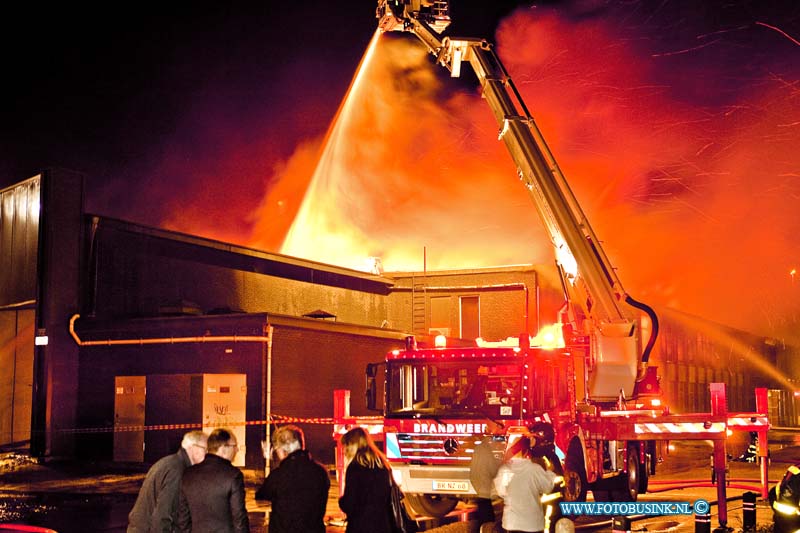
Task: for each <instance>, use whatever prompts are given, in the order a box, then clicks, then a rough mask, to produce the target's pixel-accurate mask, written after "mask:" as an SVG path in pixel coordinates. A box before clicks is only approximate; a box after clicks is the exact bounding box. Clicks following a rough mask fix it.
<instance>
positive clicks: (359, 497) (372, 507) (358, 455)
mask: <svg viewBox="0 0 800 533" xmlns="http://www.w3.org/2000/svg"><path fill="white" fill-rule="evenodd" d="M342 446H344V453H345V457H346V459H347V461H348V465H347V469H346V471H345V476H344V480H345V481H344V495H343V496H342V497H341V498H339V507H340V508H341V510H342V511H344V512H345V514H346V515H347V533H392V526H391V523H390V516H391V515H390V511H389V508H390V502H389V497H390V487H391V481H390V478H389V476H391V475H392V473H391V470H390V466H389V461H388V460H387V459H386V456H385V455H383V453H381V451H380V450H378V447H377V446H375V443H374V442H373V441H372V439H371V438H370V436H369V433H367V432H366V431H364V429H363V428H360V427H357V428H353V429H351V430H350V431H348V432H347V433H345V434H344V435H342Z"/></svg>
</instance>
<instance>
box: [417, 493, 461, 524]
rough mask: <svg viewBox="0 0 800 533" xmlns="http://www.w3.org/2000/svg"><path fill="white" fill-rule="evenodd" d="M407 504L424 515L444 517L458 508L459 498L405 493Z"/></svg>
mask: <svg viewBox="0 0 800 533" xmlns="http://www.w3.org/2000/svg"><path fill="white" fill-rule="evenodd" d="M405 502H406V504H407V505H408V506H409V507H411V510H412V511H413V512H414V513H416V514H418V515H422V516H430V517H431V518H442V517H443V516H447V514H448V513H449V512H450V511H452V510H453V509H455V508H456V505H458V499H457V498H453V497H452V496H440V495H438V494H411V493H407V494H406V495H405Z"/></svg>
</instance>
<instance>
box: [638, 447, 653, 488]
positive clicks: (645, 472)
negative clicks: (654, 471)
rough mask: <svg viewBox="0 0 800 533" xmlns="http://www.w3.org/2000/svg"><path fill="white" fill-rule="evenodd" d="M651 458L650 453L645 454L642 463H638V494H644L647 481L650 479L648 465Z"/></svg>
mask: <svg viewBox="0 0 800 533" xmlns="http://www.w3.org/2000/svg"><path fill="white" fill-rule="evenodd" d="M652 460H653V459H652V457H651V456H650V454H647V455H646V456H645V458H644V464H643V465H639V466H640V468H639V494H645V493H646V492H647V486H648V482H649V481H650V468H649V465H650V461H652Z"/></svg>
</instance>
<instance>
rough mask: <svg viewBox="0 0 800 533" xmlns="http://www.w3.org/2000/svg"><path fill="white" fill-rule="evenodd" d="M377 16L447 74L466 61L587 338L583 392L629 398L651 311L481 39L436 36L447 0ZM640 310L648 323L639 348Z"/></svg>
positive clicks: (409, 0)
mask: <svg viewBox="0 0 800 533" xmlns="http://www.w3.org/2000/svg"><path fill="white" fill-rule="evenodd" d="M377 16H378V19H379V22H378V26H379V28H380V29H381V30H382V31H384V32H385V31H393V30H394V31H397V30H399V31H408V32H411V33H413V34H414V35H416V36H417V37H418V38H419V39H420V40H421V41H422V42H423V43H424V44H425V46H427V48H428V50H429V51H430V52H431V53H432V54H433V55H434V56H435V57H436V62H437V63H439V64H440V65H442V66H444V67H445V68H447V69H449V70H450V73H451V76H453V77H458V76H459V75H460V73H461V66H462V63H465V62H466V63H469V64H470V66H471V67H472V69H473V71H474V72H475V74H476V76H477V78H478V80H479V82H480V85H481V88H482V91H483V96H484V97H485V98H486V101H487V103H488V104H489V107H490V108H491V110H492V113H493V114H494V117H495V120H497V123H498V126H499V139H501V140H502V141H503V142H504V143H505V145H506V148H507V149H508V151H509V152H510V154H511V157H512V158H513V160H514V163H515V164H516V166H517V173H518V175H519V178H520V180H522V182H523V184H524V185H525V188H526V189H527V191H528V193H529V194H530V195H531V197H532V199H533V201H534V204H535V205H536V208H537V211H538V213H539V216H540V218H541V219H542V222H543V223H544V225H545V227H546V229H547V231H548V232H549V235H550V238H551V240H552V243H553V246H554V248H555V255H556V263H557V265H558V270H559V272H560V274H561V278H562V284H563V286H564V289H565V292H566V297H567V302H568V322H570V323H571V324H570V325H571V327H572V329H573V330H574V333H575V334H578V335H588V336H589V337H590V339H591V340H590V343H591V350H590V351H591V357H590V362H589V396H590V397H591V398H593V399H597V400H612V399H616V398H617V397H618V396H619V394H620V391H624V393H625V395H626V396H627V397H631V396H632V395H633V392H634V389H633V388H634V383H635V381H638V380H641V379H642V378H643V377H644V375H645V370H646V367H647V360H648V358H649V354H650V351H651V349H652V347H653V344H654V343H655V336H656V332H657V318H656V316H655V313H654V312H653V311H652V309H650V308H649V307H648V306H646V305H644V304H641V303H639V302H636V301H635V300H633V299H632V298H631V297H630V296H628V294H627V293H626V292H625V289H624V288H623V286H622V283H621V282H620V280H619V278H618V277H617V274H616V271H615V270H614V268H613V266H612V265H611V263H610V261H609V260H608V257H607V256H606V254H605V253H604V252H603V250H602V248H601V246H600V241H599V240H598V239H597V237H596V236H595V234H594V232H593V230H592V228H591V226H590V225H589V222H588V220H587V219H586V216H585V215H584V213H583V211H582V209H581V207H580V205H579V204H578V202H577V200H576V198H575V196H574V194H573V192H572V190H571V189H570V187H569V185H568V183H567V181H566V179H565V178H564V175H563V174H562V173H561V170H560V169H559V167H558V164H557V163H556V161H555V158H554V157H553V154H552V153H551V152H550V149H549V148H548V146H547V143H546V142H545V140H544V138H543V137H542V134H541V132H540V131H539V128H538V127H537V125H536V123H535V122H534V120H533V118H532V117H531V115H530V113H529V111H528V109H527V107H526V106H525V103H524V102H523V101H522V98H521V96H520V94H519V92H518V91H517V89H516V87H515V86H514V83H513V82H512V80H511V77H510V76H509V75H508V72H506V70H505V68H504V67H503V65H502V63H501V62H500V59H499V58H498V56H497V54H495V52H494V50H493V47H492V45H491V44H490V43H488V42H487V41H485V40H482V39H470V38H466V39H462V38H451V37H444V36H442V35H441V32H442V31H444V29H445V28H446V27H447V25H448V24H449V22H450V18H449V14H448V3H447V2H442V1H430V0H429V1H426V0H379V1H378V12H377ZM642 311H643V312H645V313H647V314H648V315H649V316H650V320H651V322H652V330H651V331H652V332H651V334H650V338H649V340H648V342H647V345H646V346H644V347H642V334H641V322H640V316H641V313H642ZM637 367H638V368H637Z"/></svg>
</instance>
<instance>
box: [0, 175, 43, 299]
mask: <svg viewBox="0 0 800 533" xmlns="http://www.w3.org/2000/svg"><path fill="white" fill-rule="evenodd" d="M39 201H40V178H39V176H36V177H34V178H31V179H29V180H27V181H23V182H22V183H20V184H18V185H15V186H14V187H10V188H8V189H5V190H3V191H0V307H3V306H9V305H15V304H20V303H22V302H26V301H30V300H34V299H35V298H36V257H37V248H38V246H39Z"/></svg>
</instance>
